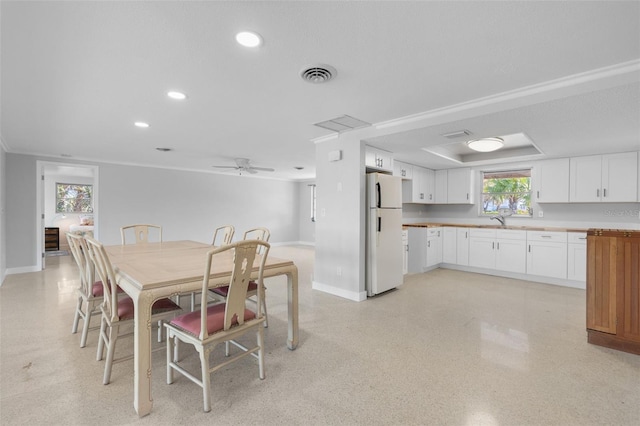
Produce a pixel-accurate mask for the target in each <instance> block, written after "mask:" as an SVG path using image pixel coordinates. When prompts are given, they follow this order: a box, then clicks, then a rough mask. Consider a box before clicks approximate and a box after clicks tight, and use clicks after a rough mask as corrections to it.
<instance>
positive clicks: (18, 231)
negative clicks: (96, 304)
mask: <svg viewBox="0 0 640 426" xmlns="http://www.w3.org/2000/svg"><path fill="white" fill-rule="evenodd" d="M6 157H7V161H6V163H7V168H6V171H7V173H6V181H7V186H6V187H7V199H10V200H12V202H11V203H10V204H9V205H7V230H8V232H7V237H6V244H7V246H9V247H12V250H11V252H9V253H7V268H8V269H9V272H15V271H23V270H27V269H28V268H32V267H33V266H34V265H37V262H36V257H37V247H36V246H37V235H38V234H37V233H38V232H40V229H39V221H38V220H37V217H38V215H37V212H36V188H37V182H36V176H37V173H36V169H37V167H36V162H37V161H38V160H44V161H51V159H50V158H41V157H35V156H28V155H21V154H11V153H8V154H6ZM93 164H97V166H98V167H99V186H100V188H99V190H100V201H99V207H98V208H99V210H100V211H99V215H98V222H97V229H96V233H97V235H99V239H100V241H102V242H103V243H104V244H119V243H120V227H121V226H122V225H124V224H132V223H157V224H161V225H162V226H163V237H164V239H166V240H179V239H189V240H196V241H202V242H207V243H210V242H211V238H212V235H213V230H214V228H216V227H217V226H220V225H223V224H233V225H234V226H235V227H236V235H237V238H241V236H242V233H243V232H244V231H245V230H247V229H250V228H253V227H256V226H264V227H267V228H269V229H270V231H271V240H270V241H271V242H273V243H285V242H297V241H299V239H300V237H299V211H300V209H299V208H298V205H299V203H300V200H299V183H297V182H291V181H280V180H273V179H260V178H252V177H246V176H242V177H241V176H237V175H232V174H229V175H227V174H213V173H198V172H187V171H179V170H167V169H157V168H147V167H133V166H121V165H113V164H101V163H93Z"/></svg>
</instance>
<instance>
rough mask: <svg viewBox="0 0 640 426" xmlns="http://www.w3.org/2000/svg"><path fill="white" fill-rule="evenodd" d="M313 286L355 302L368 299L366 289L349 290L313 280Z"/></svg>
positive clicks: (315, 288) (314, 288)
mask: <svg viewBox="0 0 640 426" xmlns="http://www.w3.org/2000/svg"><path fill="white" fill-rule="evenodd" d="M311 288H312V289H313V290H318V291H321V292H323V293H328V294H332V295H334V296H339V297H342V298H343V299H348V300H353V301H354V302H362V301H363V300H367V292H366V291H360V292H358V291H349V290H345V289H343V288H338V287H334V286H331V285H328V284H323V283H319V282H318V281H312V283H311Z"/></svg>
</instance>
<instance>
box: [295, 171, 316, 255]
mask: <svg viewBox="0 0 640 426" xmlns="http://www.w3.org/2000/svg"><path fill="white" fill-rule="evenodd" d="M309 185H315V181H309V182H300V183H299V184H298V197H299V199H300V203H299V208H300V211H299V213H298V214H299V217H300V230H299V235H300V242H301V243H303V244H310V245H314V244H315V241H316V223H315V222H313V221H312V220H311V188H310V186H309Z"/></svg>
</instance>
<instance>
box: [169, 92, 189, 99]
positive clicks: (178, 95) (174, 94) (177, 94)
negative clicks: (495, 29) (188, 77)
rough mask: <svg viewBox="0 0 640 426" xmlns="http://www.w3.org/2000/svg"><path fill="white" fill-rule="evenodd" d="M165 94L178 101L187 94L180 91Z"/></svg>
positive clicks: (185, 97)
mask: <svg viewBox="0 0 640 426" xmlns="http://www.w3.org/2000/svg"><path fill="white" fill-rule="evenodd" d="M167 96H168V97H170V98H171V99H176V100H178V101H181V100H183V99H187V95H185V94H184V93H182V92H173V91H172V92H167Z"/></svg>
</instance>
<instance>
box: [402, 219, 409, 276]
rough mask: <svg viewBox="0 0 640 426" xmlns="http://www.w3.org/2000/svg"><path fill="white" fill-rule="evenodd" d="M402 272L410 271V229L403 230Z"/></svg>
mask: <svg viewBox="0 0 640 426" xmlns="http://www.w3.org/2000/svg"><path fill="white" fill-rule="evenodd" d="M402 273H403V274H407V273H409V230H408V229H403V230H402Z"/></svg>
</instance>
